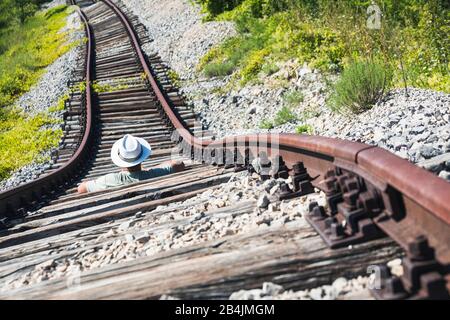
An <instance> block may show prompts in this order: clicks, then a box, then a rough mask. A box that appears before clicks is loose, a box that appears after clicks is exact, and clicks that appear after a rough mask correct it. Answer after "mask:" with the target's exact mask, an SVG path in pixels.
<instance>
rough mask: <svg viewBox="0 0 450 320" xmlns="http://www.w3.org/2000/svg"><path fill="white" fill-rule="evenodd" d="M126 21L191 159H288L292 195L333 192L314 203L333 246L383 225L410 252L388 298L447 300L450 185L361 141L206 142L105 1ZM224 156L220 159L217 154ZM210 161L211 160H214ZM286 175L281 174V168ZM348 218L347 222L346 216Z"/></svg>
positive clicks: (279, 138)
mask: <svg viewBox="0 0 450 320" xmlns="http://www.w3.org/2000/svg"><path fill="white" fill-rule="evenodd" d="M103 1H104V2H105V3H106V4H107V5H108V6H109V7H110V8H111V9H113V10H114V11H115V12H116V14H117V15H118V16H119V17H120V18H121V20H122V22H123V24H124V25H125V27H126V28H127V31H128V33H129V35H130V38H131V40H132V42H133V46H134V47H135V50H136V52H137V53H138V57H139V59H140V60H141V63H142V65H143V68H144V72H145V74H146V76H147V77H148V80H149V84H150V86H151V87H152V89H153V91H154V92H155V94H156V96H157V98H158V100H159V102H160V103H161V107H162V108H163V110H164V112H165V114H166V116H167V118H168V119H169V120H170V122H171V123H172V125H173V127H174V129H175V130H176V132H177V135H176V137H175V138H176V140H178V142H180V144H181V146H182V147H183V151H184V153H185V154H186V155H187V156H190V157H191V158H193V159H197V160H199V161H203V162H209V163H214V164H226V163H223V162H221V159H229V158H230V157H226V155H227V154H228V155H231V157H232V159H234V160H236V159H237V158H239V157H240V158H241V159H244V160H243V162H242V164H243V165H247V166H248V165H249V164H250V160H251V158H256V157H258V156H260V155H261V154H260V151H261V145H265V146H267V148H266V149H265V151H264V152H265V153H266V156H268V157H272V159H273V158H274V157H281V158H280V161H281V164H283V162H284V164H285V165H286V166H287V168H286V167H283V165H282V166H281V168H280V170H285V173H284V174H286V172H287V171H292V170H293V171H294V172H293V174H292V175H291V176H293V177H294V182H295V184H294V189H295V190H290V189H289V188H288V187H287V188H285V190H284V193H285V195H284V196H285V197H291V196H296V195H302V194H306V193H309V192H311V191H312V190H313V188H312V186H314V187H318V188H319V189H321V190H322V191H324V192H325V194H326V195H327V200H328V204H329V206H330V212H328V213H326V212H325V210H324V209H323V208H320V207H317V206H311V207H310V209H311V213H310V215H309V216H308V217H306V218H307V219H308V221H309V222H310V223H311V224H312V225H313V227H314V228H315V229H316V230H317V231H318V232H319V233H320V234H321V236H322V237H323V238H324V240H325V241H326V242H327V244H328V245H330V246H331V247H341V246H345V245H351V244H353V243H359V242H362V241H367V240H370V239H373V238H376V237H379V236H382V234H381V232H380V230H382V231H383V232H384V233H385V234H387V235H388V236H389V237H391V238H392V239H394V240H395V241H396V242H397V243H399V244H400V245H401V246H402V247H403V248H404V249H405V251H406V253H407V258H406V259H405V260H404V268H405V274H404V276H403V278H402V281H401V282H399V279H396V278H391V277H390V275H389V274H387V271H386V270H385V271H384V274H383V288H382V290H376V292H374V294H375V295H376V296H379V297H381V298H405V297H409V298H426V297H431V298H433V297H434V298H447V297H448V292H449V290H450V273H449V266H450V248H449V245H450V201H449V199H450V184H448V183H447V182H445V181H444V180H442V179H440V178H438V177H436V176H434V175H433V174H431V173H430V172H427V171H425V170H424V169H421V168H419V167H417V166H415V165H413V164H411V163H409V162H408V161H406V160H403V159H401V158H399V157H397V156H395V155H394V154H392V153H390V152H388V151H385V150H383V149H381V148H378V147H374V146H369V145H366V144H362V143H356V142H350V141H344V140H340V139H331V138H324V137H318V136H305V135H294V134H281V135H270V134H262V135H250V136H237V137H227V138H225V139H221V140H218V141H205V140H201V139H198V138H197V137H195V136H193V135H192V134H191V133H190V132H189V131H188V130H187V129H186V128H185V127H184V125H183V123H182V122H181V121H180V119H179V118H178V117H177V115H176V113H175V112H174V111H173V109H172V107H171V106H170V103H169V102H168V100H167V99H166V97H165V95H164V94H163V92H162V90H161V89H160V88H159V86H158V82H157V80H156V79H155V78H154V77H153V75H152V72H151V71H150V68H149V67H148V65H147V63H146V60H145V55H144V53H143V52H142V49H141V48H140V45H139V41H138V39H137V36H136V34H135V31H134V30H133V27H132V26H131V23H130V21H129V20H128V18H127V17H126V16H125V15H124V14H123V13H122V12H121V10H120V9H119V8H118V7H117V6H116V5H115V4H114V3H113V2H112V1H110V0H103ZM219 154H220V156H218V155H219ZM208 159H209V161H208ZM278 174H280V172H278ZM343 220H346V222H347V224H346V227H342V224H341V223H340V222H341V221H343Z"/></svg>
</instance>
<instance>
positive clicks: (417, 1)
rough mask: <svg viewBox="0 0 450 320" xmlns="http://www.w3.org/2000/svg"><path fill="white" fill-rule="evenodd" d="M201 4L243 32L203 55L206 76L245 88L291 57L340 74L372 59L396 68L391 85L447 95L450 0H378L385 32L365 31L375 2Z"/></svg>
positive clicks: (240, 0) (216, 0)
mask: <svg viewBox="0 0 450 320" xmlns="http://www.w3.org/2000/svg"><path fill="white" fill-rule="evenodd" d="M196 1H197V2H198V3H200V4H201V5H202V6H203V9H204V12H206V13H207V17H206V19H210V20H211V19H215V20H229V21H234V22H235V23H236V26H237V30H238V35H237V36H236V37H233V38H231V39H228V40H226V41H225V42H224V43H223V44H221V45H220V46H217V47H215V48H213V49H212V50H211V51H210V52H209V53H208V54H207V55H205V57H203V59H202V60H201V62H200V64H199V69H200V70H202V71H203V72H204V73H205V74H206V75H207V76H223V75H228V74H233V79H234V80H235V81H234V84H240V85H244V84H246V83H248V82H252V81H256V80H257V79H258V75H259V73H260V72H263V73H266V74H271V73H273V70H276V68H275V67H274V64H273V61H287V60H289V59H293V58H294V59H297V60H298V62H299V65H301V64H303V63H304V62H306V63H308V64H309V66H310V67H312V68H317V69H319V70H321V71H322V72H325V73H330V72H332V73H336V72H339V73H340V72H342V71H345V70H346V69H353V70H354V69H355V67H354V66H355V65H359V64H360V63H366V61H367V60H368V61H372V63H373V64H376V65H378V66H380V67H381V68H382V69H385V70H391V71H392V82H391V86H395V87H403V86H404V85H405V84H406V85H408V86H415V87H421V88H429V89H434V90H441V91H444V92H450V72H449V66H450V64H449V55H450V43H449V39H450V38H449V36H448V35H449V34H450V12H449V9H450V2H448V1H445V0H378V1H376V4H378V6H379V8H380V9H381V13H382V16H380V18H381V20H380V22H381V23H380V28H378V27H377V28H368V22H373V20H372V18H374V17H375V18H376V16H377V13H376V12H375V11H370V10H369V13H368V11H367V9H368V8H369V6H370V5H371V1H360V0H348V1H328V0H233V1H225V0H196ZM372 71H375V72H377V71H378V69H377V68H374V69H369V70H365V71H364V74H362V75H361V77H362V78H361V80H362V81H366V79H368V78H377V75H366V73H368V72H372ZM275 72H276V71H275ZM350 72H352V71H350ZM388 84H389V83H386V86H387V85H388ZM360 88H361V86H360ZM388 88H389V87H388V86H387V89H388ZM364 94H366V93H363V95H364ZM356 102H357V103H359V102H358V101H356ZM365 107H366V106H365ZM365 107H363V108H362V109H364V108H365ZM360 110H361V108H356V110H354V111H360Z"/></svg>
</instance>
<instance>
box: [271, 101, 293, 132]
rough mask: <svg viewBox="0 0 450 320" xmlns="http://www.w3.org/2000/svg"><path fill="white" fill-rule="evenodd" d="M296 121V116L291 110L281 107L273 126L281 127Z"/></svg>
mask: <svg viewBox="0 0 450 320" xmlns="http://www.w3.org/2000/svg"><path fill="white" fill-rule="evenodd" d="M296 120H298V118H297V116H296V115H295V114H294V113H293V112H292V110H291V108H288V107H286V106H285V107H282V108H281V110H280V111H278V113H277V114H276V116H275V119H274V125H275V126H277V127H278V126H281V125H283V124H286V123H290V122H295V121H296Z"/></svg>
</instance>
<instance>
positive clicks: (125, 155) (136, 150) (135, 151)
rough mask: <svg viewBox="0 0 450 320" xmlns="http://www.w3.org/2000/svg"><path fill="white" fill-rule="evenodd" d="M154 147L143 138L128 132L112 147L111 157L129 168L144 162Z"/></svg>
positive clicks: (119, 164)
mask: <svg viewBox="0 0 450 320" xmlns="http://www.w3.org/2000/svg"><path fill="white" fill-rule="evenodd" d="M151 154H152V149H151V148H150V145H149V144H148V142H147V141H145V140H144V139H142V138H138V137H133V136H132V135H131V134H126V135H125V136H124V137H123V138H122V139H119V140H118V141H116V142H115V143H114V145H113V146H112V149H111V159H112V161H113V162H114V164H115V165H117V166H119V167H121V168H129V167H133V166H136V165H138V164H140V163H142V162H143V161H144V160H145V159H147V158H148V157H150V155H151Z"/></svg>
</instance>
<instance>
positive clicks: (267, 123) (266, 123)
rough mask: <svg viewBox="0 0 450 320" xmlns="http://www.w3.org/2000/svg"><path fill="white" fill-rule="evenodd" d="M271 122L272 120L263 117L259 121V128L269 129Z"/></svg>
mask: <svg viewBox="0 0 450 320" xmlns="http://www.w3.org/2000/svg"><path fill="white" fill-rule="evenodd" d="M273 127H274V126H273V122H272V121H269V120H267V119H264V120H263V121H261V123H260V124H259V128H260V129H267V130H270V129H273Z"/></svg>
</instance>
